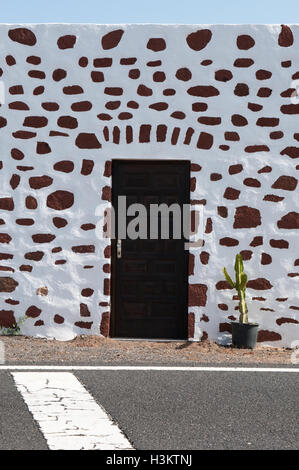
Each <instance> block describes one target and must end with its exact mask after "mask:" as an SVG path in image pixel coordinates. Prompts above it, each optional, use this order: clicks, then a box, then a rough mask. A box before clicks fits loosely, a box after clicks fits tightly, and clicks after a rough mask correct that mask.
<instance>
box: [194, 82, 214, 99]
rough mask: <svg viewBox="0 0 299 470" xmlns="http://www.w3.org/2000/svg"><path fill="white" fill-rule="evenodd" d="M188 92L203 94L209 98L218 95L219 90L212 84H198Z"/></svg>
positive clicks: (196, 94)
mask: <svg viewBox="0 0 299 470" xmlns="http://www.w3.org/2000/svg"><path fill="white" fill-rule="evenodd" d="M187 93H188V94H189V95H191V96H201V97H203V98H209V97H210V96H218V95H219V91H218V90H217V88H215V87H214V86H212V85H205V86H204V85H197V86H193V87H191V88H189V89H188V90H187Z"/></svg>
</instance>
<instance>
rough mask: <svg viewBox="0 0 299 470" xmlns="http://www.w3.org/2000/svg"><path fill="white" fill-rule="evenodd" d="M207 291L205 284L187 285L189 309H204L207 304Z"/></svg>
mask: <svg viewBox="0 0 299 470" xmlns="http://www.w3.org/2000/svg"><path fill="white" fill-rule="evenodd" d="M207 290H208V287H207V286H206V285H205V284H189V301H188V305H189V307H195V306H197V307H204V306H205V305H206V303H207Z"/></svg>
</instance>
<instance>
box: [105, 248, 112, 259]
mask: <svg viewBox="0 0 299 470" xmlns="http://www.w3.org/2000/svg"><path fill="white" fill-rule="evenodd" d="M104 256H105V258H111V246H110V245H108V246H106V247H105V249H104Z"/></svg>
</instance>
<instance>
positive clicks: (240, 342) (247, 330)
mask: <svg viewBox="0 0 299 470" xmlns="http://www.w3.org/2000/svg"><path fill="white" fill-rule="evenodd" d="M223 273H224V276H225V278H226V280H227V282H228V283H229V285H230V286H231V287H232V288H234V289H236V291H237V293H238V297H239V311H240V316H239V321H232V322H231V325H232V343H233V346H236V347H237V348H247V349H248V348H250V349H253V348H254V347H255V345H256V340H257V333H258V326H259V325H258V324H257V323H250V322H249V321H248V308H247V304H246V300H245V291H246V284H247V274H245V272H244V266H243V260H242V256H241V254H240V253H239V254H237V255H236V261H235V273H236V281H235V282H234V281H233V280H232V278H231V277H230V275H229V274H228V272H227V270H226V269H225V268H223Z"/></svg>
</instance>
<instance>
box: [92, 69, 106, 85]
mask: <svg viewBox="0 0 299 470" xmlns="http://www.w3.org/2000/svg"><path fill="white" fill-rule="evenodd" d="M90 76H91V79H92V81H93V82H95V83H101V82H103V81H104V74H103V72H96V71H92V72H90Z"/></svg>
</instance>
